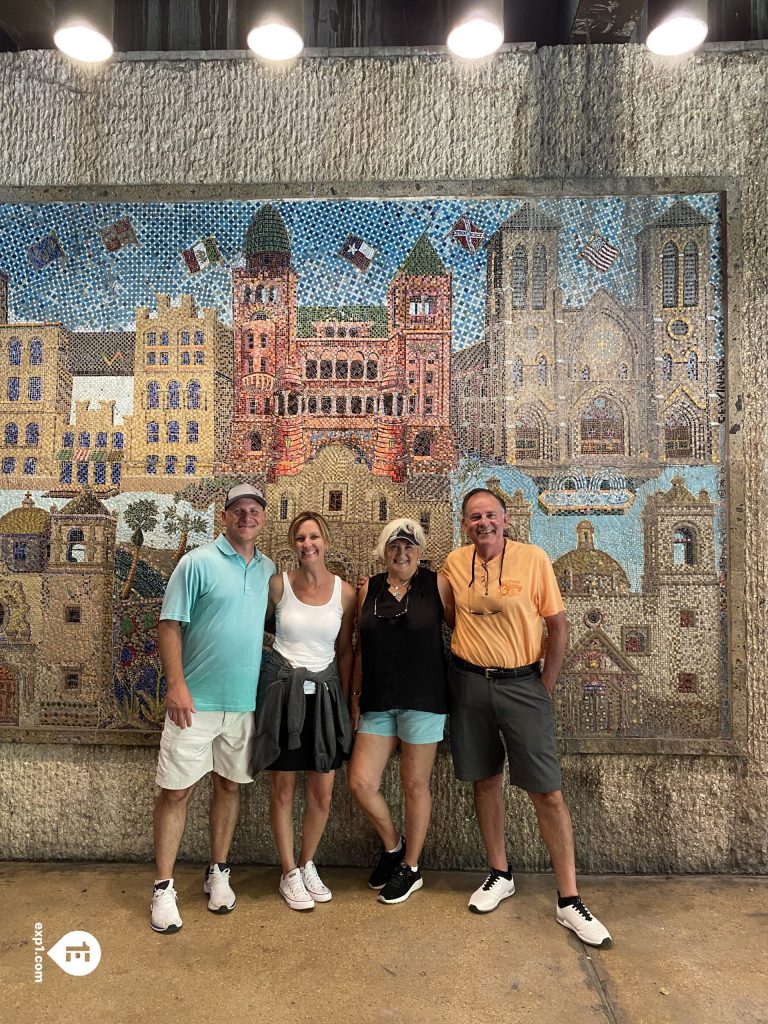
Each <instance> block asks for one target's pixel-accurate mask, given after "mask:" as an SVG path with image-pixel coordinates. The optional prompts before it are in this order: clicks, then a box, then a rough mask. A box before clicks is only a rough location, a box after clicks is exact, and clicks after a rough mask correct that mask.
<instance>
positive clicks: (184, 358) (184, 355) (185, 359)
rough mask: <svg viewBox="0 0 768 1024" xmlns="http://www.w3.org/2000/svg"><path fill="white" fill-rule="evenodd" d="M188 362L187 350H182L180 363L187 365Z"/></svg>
mask: <svg viewBox="0 0 768 1024" xmlns="http://www.w3.org/2000/svg"><path fill="white" fill-rule="evenodd" d="M189 364H190V358H189V352H182V353H181V365H182V366H189Z"/></svg>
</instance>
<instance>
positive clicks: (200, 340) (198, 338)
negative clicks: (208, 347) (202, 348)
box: [195, 331, 205, 345]
mask: <svg viewBox="0 0 768 1024" xmlns="http://www.w3.org/2000/svg"><path fill="white" fill-rule="evenodd" d="M195 344H196V345H204V344H205V335H204V334H203V332H202V331H195Z"/></svg>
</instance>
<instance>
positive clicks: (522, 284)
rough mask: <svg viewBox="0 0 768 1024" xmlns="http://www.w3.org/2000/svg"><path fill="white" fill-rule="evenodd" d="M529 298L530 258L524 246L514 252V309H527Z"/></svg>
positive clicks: (518, 247)
mask: <svg viewBox="0 0 768 1024" xmlns="http://www.w3.org/2000/svg"><path fill="white" fill-rule="evenodd" d="M527 298H528V256H527V254H526V251H525V249H524V248H523V247H522V245H518V246H517V248H516V249H514V250H513V252H512V308H513V309H525V307H526V300H527Z"/></svg>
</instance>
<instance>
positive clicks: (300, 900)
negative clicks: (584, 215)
mask: <svg viewBox="0 0 768 1024" xmlns="http://www.w3.org/2000/svg"><path fill="white" fill-rule="evenodd" d="M280 895H281V896H282V897H283V899H284V900H285V902H286V903H287V904H288V906H289V907H290V908H291V910H314V909H315V901H314V900H313V899H312V897H311V896H310V894H309V893H308V892H307V890H306V887H305V885H304V882H303V880H302V877H301V871H299V869H298V868H294V869H293V871H289V872H288V874H287V875H283V877H282V878H281V879H280Z"/></svg>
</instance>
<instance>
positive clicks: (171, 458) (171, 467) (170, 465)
mask: <svg viewBox="0 0 768 1024" xmlns="http://www.w3.org/2000/svg"><path fill="white" fill-rule="evenodd" d="M178 461H179V460H178V459H177V458H176V456H175V455H166V457H165V475H166V476H175V475H176V466H177V465H178Z"/></svg>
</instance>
